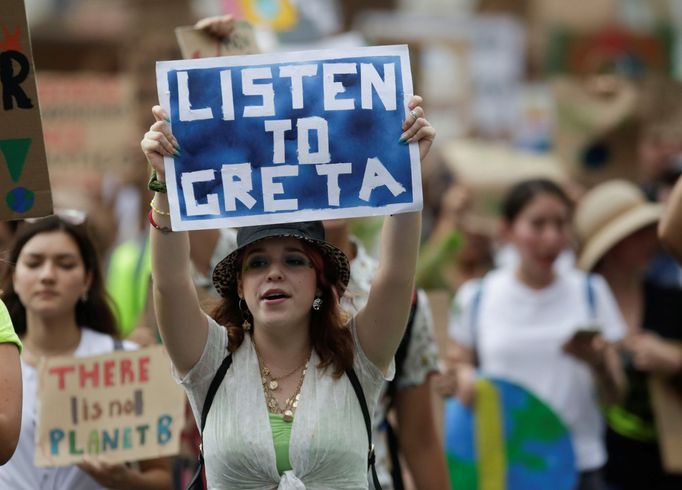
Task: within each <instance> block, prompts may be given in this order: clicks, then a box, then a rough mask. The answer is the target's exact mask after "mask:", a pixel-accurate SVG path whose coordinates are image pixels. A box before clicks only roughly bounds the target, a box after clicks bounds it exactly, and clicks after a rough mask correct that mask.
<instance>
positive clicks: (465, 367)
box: [449, 179, 625, 490]
mask: <svg viewBox="0 0 682 490" xmlns="http://www.w3.org/2000/svg"><path fill="white" fill-rule="evenodd" d="M571 212H572V203H571V201H570V200H569V198H568V197H567V195H566V194H565V192H564V191H563V190H562V189H561V187H559V186H558V185H557V184H556V183H554V182H552V181H549V180H545V179H535V180H527V181H523V182H521V183H519V184H517V185H515V186H514V187H513V188H512V189H511V190H510V191H509V193H508V194H507V196H506V198H505V199H504V200H503V204H502V221H503V236H504V238H505V239H506V240H507V241H509V242H510V243H511V244H512V245H513V246H514V247H515V248H516V250H517V251H518V255H519V260H518V262H516V263H515V264H514V265H508V266H503V267H500V268H497V269H495V270H493V271H492V272H490V273H488V274H487V275H486V276H484V277H483V278H482V279H479V280H473V281H469V282H467V283H465V284H464V285H463V286H462V287H461V288H460V290H459V291H458V293H457V295H456V297H455V300H454V303H453V306H452V311H451V318H450V324H449V336H450V339H451V344H450V362H451V365H452V366H453V370H452V371H451V374H450V376H451V377H452V379H453V381H454V383H452V384H454V391H455V394H456V395H457V396H458V397H459V398H460V399H461V400H462V401H463V402H464V403H468V404H474V403H476V400H475V399H474V383H475V376H476V374H475V369H476V368H479V369H480V371H481V372H482V373H483V374H485V375H490V376H498V377H501V378H504V379H508V380H509V381H512V382H515V383H518V384H520V385H522V386H524V387H525V388H526V389H529V390H530V391H531V392H533V393H534V394H535V395H537V396H538V397H539V398H540V399H542V400H543V401H544V402H546V403H547V404H548V405H549V406H550V407H551V408H553V409H554V410H555V411H556V412H557V414H558V415H559V416H560V417H561V418H562V419H563V421H564V422H565V423H566V425H567V426H568V428H569V430H570V432H571V435H572V438H573V445H574V448H575V453H576V459H577V461H576V463H577V470H579V472H580V479H579V485H578V487H577V488H578V489H579V490H603V489H604V488H605V486H604V481H603V477H602V474H601V468H602V467H603V466H604V464H605V463H606V450H605V447H604V442H603V435H602V433H603V420H602V417H601V414H600V411H599V407H598V401H597V397H596V396H595V394H596V392H599V393H601V395H602V397H603V398H605V399H609V400H615V399H618V397H619V396H620V394H621V393H622V389H623V386H622V375H620V374H619V371H618V367H619V366H618V361H617V353H616V350H615V347H614V345H613V343H614V342H616V341H618V340H620V339H621V338H622V337H623V335H624V332H625V325H624V322H623V318H622V316H621V315H620V312H619V311H618V307H617V305H616V303H615V301H614V299H613V297H612V295H611V292H610V291H609V288H608V286H607V284H606V282H605V281H604V280H603V279H602V278H601V277H599V276H588V275H587V274H585V273H584V272H582V271H579V270H577V269H575V268H566V267H563V266H562V267H556V261H557V259H558V258H559V256H560V255H561V253H562V252H563V251H564V250H565V249H566V248H567V247H568V245H569V243H570V237H571V233H570V230H571V214H572V213H571Z"/></svg>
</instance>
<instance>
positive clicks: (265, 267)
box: [239, 238, 318, 325]
mask: <svg viewBox="0 0 682 490" xmlns="http://www.w3.org/2000/svg"><path fill="white" fill-rule="evenodd" d="M316 283H317V280H316V274H315V268H314V267H313V264H312V262H311V261H310V259H309V258H308V256H307V255H306V253H305V251H304V249H303V246H302V245H301V242H300V241H299V240H297V239H296V238H271V239H267V240H263V241H261V242H258V243H256V244H254V245H253V246H250V247H248V248H247V249H246V251H245V253H244V259H243V261H242V268H241V280H240V281H239V295H240V297H243V298H244V300H245V301H246V304H247V305H248V307H249V310H250V311H251V314H252V315H253V318H254V321H255V323H256V324H264V325H265V324H267V325H288V324H291V323H296V322H305V323H307V321H308V319H309V317H310V311H311V308H312V303H313V300H314V299H315V296H316V293H318V291H317V288H316Z"/></svg>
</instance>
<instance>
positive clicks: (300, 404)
mask: <svg viewBox="0 0 682 490" xmlns="http://www.w3.org/2000/svg"><path fill="white" fill-rule="evenodd" d="M224 22H225V21H224V20H220V21H217V20H214V21H213V22H210V21H209V22H206V21H204V22H203V23H202V24H200V25H199V27H200V28H202V29H208V30H209V31H210V30H215V29H218V27H220V26H221V25H222V26H224V25H225V23H224ZM218 33H219V35H225V32H224V31H223V30H220V29H218ZM408 107H409V113H408V114H407V115H406V117H405V120H404V122H403V126H402V127H401V128H400V131H402V135H401V139H402V140H404V141H406V142H408V143H414V144H416V145H418V148H419V155H420V159H421V160H424V159H425V157H426V156H427V154H428V153H429V151H430V149H431V146H432V143H433V142H434V138H435V134H436V132H435V130H434V128H433V127H432V126H431V124H430V123H429V121H428V119H427V118H426V115H425V111H424V104H423V101H422V99H421V97H418V96H413V97H412V99H411V100H410V102H409V105H408ZM152 116H153V121H154V122H153V123H152V124H151V126H150V128H149V130H148V131H147V132H146V133H145V134H144V135H143V137H142V141H141V148H142V152H143V153H144V156H145V160H146V162H147V164H148V165H149V167H150V169H149V170H150V171H153V175H154V178H153V183H150V196H151V202H150V206H151V209H150V210H149V214H148V221H149V226H148V230H145V232H144V234H143V238H142V239H141V240H138V241H136V242H135V243H124V244H121V245H119V246H118V248H116V249H115V250H114V251H113V252H112V251H105V252H106V254H107V256H106V257H102V256H101V255H100V252H99V251H98V250H97V249H96V245H95V242H94V241H93V239H92V237H91V234H90V231H89V224H88V217H87V216H86V215H85V214H82V213H77V212H73V211H69V212H64V211H61V212H59V211H58V212H56V213H55V215H54V216H49V217H45V218H37V219H30V220H25V221H24V222H22V223H17V222H6V223H0V232H2V233H0V238H2V241H1V242H0V244H1V246H2V258H3V264H2V266H1V267H0V270H1V271H2V282H1V286H0V288H1V289H2V294H1V299H2V303H0V366H1V368H0V393H1V394H2V395H1V396H0V463H1V466H0V487H2V488H18V489H36V488H41V489H80V490H95V489H100V488H112V489H150V490H151V489H166V488H185V487H186V486H188V485H189V487H190V488H203V485H204V484H207V485H208V487H209V488H234V489H238V488H243V489H247V488H268V489H275V488H277V489H280V490H300V489H305V488H308V489H335V490H339V489H363V488H375V489H378V488H383V489H396V490H399V489H403V488H417V489H420V490H422V489H424V490H442V489H447V488H451V483H450V477H451V474H450V470H449V469H448V464H447V461H446V455H445V452H444V449H443V433H442V423H441V422H440V421H439V420H438V414H439V413H440V410H439V407H438V405H439V404H441V403H442V401H443V400H444V399H445V398H448V397H457V399H458V400H459V401H460V402H461V403H462V404H463V405H465V406H468V407H473V406H475V404H476V403H477V400H476V388H475V387H476V383H477V380H478V379H479V378H480V377H482V376H499V377H503V378H505V379H508V380H509V381H512V382H514V383H518V384H519V385H521V386H523V387H525V388H526V389H528V390H529V391H531V392H532V393H534V394H535V395H536V396H538V397H539V398H540V399H541V400H543V401H544V402H545V403H546V404H547V405H548V406H549V407H551V408H552V409H553V410H554V411H555V412H556V413H557V414H558V416H559V417H560V419H561V420H562V421H563V422H564V423H565V424H566V426H567V427H568V430H569V433H570V435H571V440H572V444H573V449H574V452H575V461H576V471H577V473H578V475H579V476H578V484H577V487H576V489H577V490H643V489H651V490H673V489H679V488H682V475H680V474H674V473H672V472H670V471H669V470H668V469H666V467H665V466H664V464H663V458H662V448H661V441H660V439H661V434H660V431H659V427H660V425H657V422H659V421H657V420H656V418H657V416H658V415H657V413H656V409H655V408H656V407H655V403H654V400H653V395H652V390H654V389H660V387H661V386H663V387H664V388H665V389H670V390H672V391H675V392H677V393H678V395H679V396H682V347H681V344H680V342H681V341H682V274H680V271H681V270H682V269H680V266H679V265H678V263H677V261H678V260H682V234H680V233H679V230H680V228H681V227H682V180H678V182H677V184H676V185H675V186H674V188H672V189H669V192H658V193H656V194H655V195H653V196H652V195H647V193H645V192H644V190H643V189H642V187H641V186H638V185H637V184H638V183H635V182H631V181H627V180H622V179H609V180H606V181H604V182H602V183H600V184H597V185H594V186H592V187H591V188H589V189H584V192H581V193H575V192H574V188H573V187H571V186H570V185H567V183H566V182H557V181H553V180H550V179H547V178H530V179H524V180H520V181H518V182H517V183H515V184H514V185H513V186H511V187H510V188H509V189H507V190H506V193H505V197H504V198H503V199H502V203H501V206H500V209H499V217H500V223H501V225H500V228H499V232H498V231H492V232H491V231H490V230H489V229H485V230H484V229H483V228H484V227H483V226H477V224H476V222H475V220H473V219H472V218H471V216H470V215H468V214H467V213H466V204H465V203H466V202H467V199H468V197H469V195H470V194H471V192H472V191H471V190H470V189H466V186H465V185H463V184H461V183H459V182H457V176H456V175H455V176H454V178H453V183H452V185H451V186H449V188H448V189H447V190H446V192H444V193H443V194H442V198H441V200H440V201H441V202H440V205H441V209H440V214H439V216H437V217H436V218H435V219H434V221H433V223H430V227H429V228H428V229H427V230H426V233H424V232H423V231H422V216H421V213H420V212H410V213H402V214H395V215H391V216H386V217H385V218H384V219H383V226H382V229H381V232H380V241H379V250H378V253H376V254H373V253H371V252H370V251H369V250H368V249H367V246H366V245H365V244H363V243H362V242H361V241H360V240H359V239H357V238H356V237H354V236H353V235H352V233H351V231H350V230H351V225H352V223H350V222H349V220H330V221H325V222H319V221H314V222H295V223H283V224H268V225H260V226H250V227H242V228H238V229H236V230H202V231H196V232H178V231H172V230H171V224H170V208H169V203H168V197H167V193H166V192H165V174H164V165H163V157H167V156H172V155H174V154H175V153H176V152H177V151H178V149H179V147H178V143H177V140H176V139H175V138H174V136H173V134H172V131H171V127H170V125H169V123H168V114H166V113H165V111H164V109H163V108H161V107H160V106H155V107H154V108H153V109H152ZM654 201H656V202H654ZM463 216H464V218H463ZM422 243H424V244H425V246H424V249H425V250H427V251H429V252H430V253H429V254H422V255H421V256H420V255H419V247H420V244H422ZM377 257H378V259H377ZM105 258H106V259H107V263H108V264H109V267H108V268H106V267H105V261H104V259H105ZM496 259H497V260H496ZM495 264H497V265H495ZM420 267H421V269H420ZM428 270H431V271H433V270H435V271H438V272H439V273H440V275H439V280H437V281H435V283H434V282H431V283H430V282H429V277H427V276H429V274H428ZM424 271H427V272H424ZM444 271H450V272H449V273H445V272H444ZM420 272H424V277H421V276H420ZM430 278H431V279H432V278H433V276H431V277H430ZM434 284H437V286H438V287H447V288H449V291H448V292H449V293H450V294H452V303H451V308H450V314H449V318H448V320H447V323H448V325H447V345H439V344H438V342H437V341H436V338H437V335H436V332H435V328H436V326H435V324H436V322H435V321H434V313H433V312H432V310H431V305H430V303H429V299H428V296H427V294H426V292H425V291H424V290H423V289H421V286H429V287H433V285H434ZM112 298H113V301H112ZM207 299H208V300H211V301H208V302H207V301H206V300H207ZM155 343H163V345H164V346H165V349H166V350H167V352H168V354H169V357H170V360H171V363H172V368H171V371H172V376H173V377H174V378H175V379H176V380H177V382H178V383H179V384H181V385H182V386H183V388H184V389H185V391H186V393H187V398H188V403H189V407H190V409H191V415H190V416H189V417H188V422H189V423H188V424H187V425H188V427H187V428H186V437H185V443H186V444H185V446H183V454H182V455H179V456H178V457H175V458H157V459H152V460H144V461H137V462H130V463H129V464H109V463H107V462H106V460H105V459H100V458H86V459H85V460H84V461H83V462H82V463H79V464H77V465H70V466H64V467H59V468H38V467H37V466H35V464H34V461H33V459H34V453H35V449H36V443H35V435H36V416H37V415H36V414H37V405H38V404H39V403H40V400H39V399H38V397H37V393H38V389H37V373H36V366H37V365H38V362H39V361H40V359H41V358H50V357H56V356H64V355H71V356H74V357H83V356H90V355H95V354H101V353H108V352H113V351H116V350H120V349H137V348H139V347H140V346H142V347H144V346H145V345H152V344H155ZM443 352H445V355H441V353H443ZM680 416H681V417H682V414H680ZM197 456H199V461H200V464H198V465H197V464H196V463H195V461H196V457H197ZM202 467H203V471H204V475H202V472H201V471H202ZM368 470H369V471H368ZM195 472H196V473H195ZM452 488H456V487H452Z"/></svg>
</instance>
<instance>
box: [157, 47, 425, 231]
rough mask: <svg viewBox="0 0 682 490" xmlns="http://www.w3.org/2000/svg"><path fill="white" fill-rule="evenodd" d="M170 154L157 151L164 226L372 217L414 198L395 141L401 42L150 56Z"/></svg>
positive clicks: (412, 177)
mask: <svg viewBox="0 0 682 490" xmlns="http://www.w3.org/2000/svg"><path fill="white" fill-rule="evenodd" d="M156 72H157V84H158V90H159V99H160V101H161V105H162V106H163V107H164V108H165V109H166V111H167V112H168V114H170V120H171V127H172V130H173V134H174V136H175V137H176V139H177V140H178V142H179V144H180V147H181V152H180V154H179V155H178V156H175V157H173V158H166V159H165V165H166V183H167V187H168V193H169V201H170V206H171V222H172V227H173V229H174V230H190V229H205V228H219V227H233V226H245V225H252V224H264V223H278V222H289V221H302V220H311V219H332V218H347V217H357V216H376V215H385V214H393V213H400V212H406V211H413V210H419V209H421V206H422V192H421V174H420V168H419V150H418V148H417V145H415V144H411V145H404V144H401V143H400V142H399V138H400V135H401V133H402V129H401V124H402V121H403V120H404V119H405V117H406V115H407V113H408V111H407V106H406V104H407V101H408V100H409V96H410V95H411V94H412V79H411V76H410V64H409V57H408V51H407V46H382V47H369V48H356V49H351V50H348V49H344V50H324V51H306V52H298V53H277V54H265V55H250V56H231V57H221V58H204V59H196V60H182V61H164V62H159V63H157V68H156Z"/></svg>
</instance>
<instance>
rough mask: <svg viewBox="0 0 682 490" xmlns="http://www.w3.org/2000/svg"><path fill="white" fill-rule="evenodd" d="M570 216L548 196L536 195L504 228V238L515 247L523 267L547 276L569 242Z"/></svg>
mask: <svg viewBox="0 0 682 490" xmlns="http://www.w3.org/2000/svg"><path fill="white" fill-rule="evenodd" d="M569 229H570V212H569V209H568V207H567V206H566V204H565V203H564V202H563V201H562V200H561V199H559V198H558V197H556V196H554V195H553V194H549V193H542V194H538V195H536V196H535V197H533V198H532V199H531V200H530V201H529V202H528V204H526V206H525V207H524V208H523V209H522V210H521V212H520V213H519V214H518V215H517V216H516V219H515V220H514V221H513V222H512V223H509V224H507V238H508V239H509V240H510V241H511V242H512V243H513V244H514V245H515V246H516V248H517V250H518V252H519V255H520V257H521V263H522V265H524V266H526V267H532V268H533V269H535V270H537V271H539V272H540V271H541V272H545V273H546V272H550V271H551V270H552V268H553V266H554V262H555V261H556V259H557V257H558V256H559V255H560V254H561V252H562V251H563V250H564V249H565V248H566V247H567V246H568V243H569V240H570V234H569Z"/></svg>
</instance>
